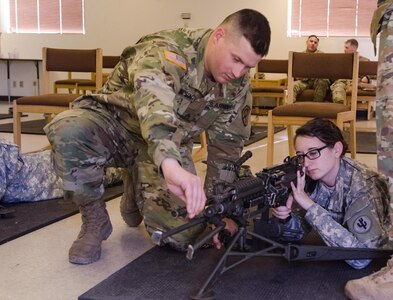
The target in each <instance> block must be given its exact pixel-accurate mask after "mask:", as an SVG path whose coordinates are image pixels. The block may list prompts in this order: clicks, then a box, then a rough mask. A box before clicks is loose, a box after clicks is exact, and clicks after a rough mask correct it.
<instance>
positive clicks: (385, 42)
mask: <svg viewBox="0 0 393 300" xmlns="http://www.w3.org/2000/svg"><path fill="white" fill-rule="evenodd" d="M388 4H389V3H388ZM389 5H390V7H389V9H388V10H387V11H385V13H384V14H385V15H386V13H388V14H387V15H386V17H389V20H388V22H387V24H386V23H385V21H384V22H382V28H381V33H380V40H379V58H378V78H377V81H378V82H377V103H376V109H375V118H376V123H377V160H378V161H377V162H378V171H379V172H381V173H382V174H384V175H386V176H387V177H389V181H390V182H392V180H393V72H392V70H393V13H392V10H393V4H389ZM389 15H390V16H389ZM374 16H375V17H377V19H374V20H373V21H374V22H375V21H378V23H379V22H380V17H382V16H379V15H378V14H377V15H374ZM375 24H376V23H373V25H375ZM391 205H392V204H391ZM345 294H346V295H347V297H348V298H350V299H352V300H355V299H393V258H390V259H389V260H388V262H387V265H386V267H384V268H382V269H381V270H380V271H378V272H375V273H373V274H371V275H368V276H365V277H363V278H360V279H355V280H350V281H348V282H347V284H346V285H345Z"/></svg>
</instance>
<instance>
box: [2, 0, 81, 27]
mask: <svg viewBox="0 0 393 300" xmlns="http://www.w3.org/2000/svg"><path fill="white" fill-rule="evenodd" d="M9 13H10V14H9V32H14V33H61V34H62V33H85V29H84V0H9Z"/></svg>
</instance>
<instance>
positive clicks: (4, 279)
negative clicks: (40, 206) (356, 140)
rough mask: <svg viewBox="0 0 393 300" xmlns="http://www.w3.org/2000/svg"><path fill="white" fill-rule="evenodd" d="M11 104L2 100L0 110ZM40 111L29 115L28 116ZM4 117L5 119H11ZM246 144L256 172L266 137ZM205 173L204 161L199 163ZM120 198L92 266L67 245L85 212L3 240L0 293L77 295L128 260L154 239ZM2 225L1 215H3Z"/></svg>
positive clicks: (32, 145) (372, 160)
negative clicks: (72, 259)
mask: <svg viewBox="0 0 393 300" xmlns="http://www.w3.org/2000/svg"><path fill="white" fill-rule="evenodd" d="M7 109H8V104H7V103H0V113H5V112H6V111H7ZM37 117H38V118H39V117H40V116H33V115H32V114H30V115H29V117H28V118H37ZM11 121H12V120H11V119H8V120H0V123H7V122H11ZM358 128H359V129H360V130H368V131H370V130H373V129H374V128H375V121H368V122H359V123H358ZM0 137H2V138H5V139H7V140H10V141H12V134H6V133H0ZM275 139H276V146H275V163H279V162H280V161H282V159H283V158H284V157H285V156H286V155H288V152H287V137H286V133H285V131H282V132H280V133H278V134H276V138H275ZM46 145H47V140H46V137H45V136H38V135H23V136H22V151H23V152H28V151H32V150H36V149H39V148H42V147H44V146H46ZM246 150H251V151H253V157H252V158H251V159H250V160H249V161H248V162H247V164H249V165H250V166H251V168H252V171H253V172H257V171H259V170H261V169H262V168H263V167H264V165H265V157H266V140H262V141H260V142H258V143H255V144H252V145H250V146H249V147H247V148H246ZM358 160H360V161H362V162H364V163H365V164H367V165H369V166H371V167H374V168H375V167H376V155H370V154H358ZM197 170H198V174H200V176H204V173H205V165H204V164H202V163H197ZM119 202H120V198H117V199H115V200H112V201H110V202H109V203H108V211H109V214H110V217H111V220H112V224H113V227H114V230H113V233H112V235H111V236H110V238H109V239H108V240H107V241H105V242H104V243H103V251H102V257H101V260H100V261H98V262H96V263H94V264H91V265H87V266H77V265H73V264H70V263H69V262H68V260H67V255H68V249H69V247H70V245H71V243H72V241H73V240H74V239H75V237H76V235H77V233H78V232H79V229H80V225H81V221H80V215H79V214H78V215H75V216H72V217H70V218H67V219H65V220H63V221H59V222H57V223H54V224H52V225H50V226H47V227H45V228H42V229H40V230H37V231H35V232H32V233H30V234H28V235H25V236H23V237H20V238H18V239H16V240H14V241H11V242H8V243H6V244H3V245H1V246H0V295H1V296H0V298H1V299H13V300H14V299H21V300H26V299H40V300H45V299H48V300H53V299H77V297H78V296H79V295H81V294H82V293H84V292H85V291H87V290H88V289H90V288H91V287H93V286H94V285H95V284H97V283H99V282H100V281H102V280H103V279H105V278H107V277H108V276H109V275H111V274H112V273H114V272H115V271H117V270H118V269H120V268H122V267H123V266H125V265H126V264H128V263H129V262H130V261H132V260H133V259H135V258H137V257H138V256H139V255H141V254H143V253H144V252H145V251H147V250H148V249H150V248H151V247H152V246H153V245H152V243H151V242H150V239H149V237H148V235H147V234H146V231H145V229H144V227H143V226H139V227H138V228H129V227H127V225H126V224H125V223H124V222H123V220H122V218H121V216H120V212H119ZM0 226H1V219H0Z"/></svg>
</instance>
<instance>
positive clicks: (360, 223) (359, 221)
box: [353, 215, 372, 233]
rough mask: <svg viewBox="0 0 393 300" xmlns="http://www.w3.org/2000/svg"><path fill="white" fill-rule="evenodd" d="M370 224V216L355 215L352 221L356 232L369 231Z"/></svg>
mask: <svg viewBox="0 0 393 300" xmlns="http://www.w3.org/2000/svg"><path fill="white" fill-rule="evenodd" d="M371 226H372V221H371V218H369V217H368V216H366V215H363V216H360V217H357V218H356V220H355V221H354V223H353V229H354V230H355V232H356V233H366V232H368V231H370V229H371Z"/></svg>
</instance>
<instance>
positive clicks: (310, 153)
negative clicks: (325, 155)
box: [296, 145, 329, 163]
mask: <svg viewBox="0 0 393 300" xmlns="http://www.w3.org/2000/svg"><path fill="white" fill-rule="evenodd" d="M328 146H329V145H325V146H323V147H321V148H317V149H312V150H310V151H308V152H307V153H305V154H296V156H297V157H298V158H299V160H300V162H301V163H303V162H304V158H305V157H307V158H308V159H310V160H314V159H317V158H318V157H320V156H321V151H322V150H323V149H325V148H327V147H328Z"/></svg>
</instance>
